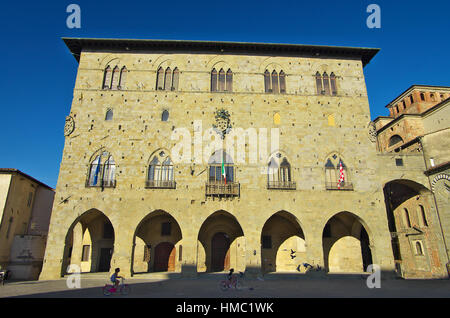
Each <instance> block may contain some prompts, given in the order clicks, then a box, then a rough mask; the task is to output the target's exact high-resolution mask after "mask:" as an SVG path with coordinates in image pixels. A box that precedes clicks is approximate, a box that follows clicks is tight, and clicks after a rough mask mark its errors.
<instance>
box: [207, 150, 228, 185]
mask: <svg viewBox="0 0 450 318" xmlns="http://www.w3.org/2000/svg"><path fill="white" fill-rule="evenodd" d="M208 166H209V169H208V170H209V171H208V181H209V182H213V183H225V182H227V183H232V182H234V172H235V170H234V164H233V159H232V158H231V157H230V156H229V155H228V154H227V153H226V152H225V151H223V150H217V151H216V152H214V154H213V155H212V156H211V157H210V158H209V160H208Z"/></svg>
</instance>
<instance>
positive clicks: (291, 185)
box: [267, 181, 297, 190]
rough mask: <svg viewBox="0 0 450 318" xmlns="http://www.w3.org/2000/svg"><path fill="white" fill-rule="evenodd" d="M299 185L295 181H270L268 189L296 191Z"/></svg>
mask: <svg viewBox="0 0 450 318" xmlns="http://www.w3.org/2000/svg"><path fill="white" fill-rule="evenodd" d="M296 188H297V185H296V183H295V182H294V181H268V182H267V189H269V190H295V189H296Z"/></svg>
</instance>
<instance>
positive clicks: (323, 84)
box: [316, 72, 337, 96]
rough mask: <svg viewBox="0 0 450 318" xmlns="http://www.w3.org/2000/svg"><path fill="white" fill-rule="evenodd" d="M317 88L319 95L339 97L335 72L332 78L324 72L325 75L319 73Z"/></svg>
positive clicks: (317, 74) (317, 75)
mask: <svg viewBox="0 0 450 318" xmlns="http://www.w3.org/2000/svg"><path fill="white" fill-rule="evenodd" d="M316 88H317V95H328V96H335V95H337V84H336V75H335V74H334V73H333V72H332V73H331V75H330V76H328V74H327V72H324V73H323V75H320V73H319V72H317V73H316Z"/></svg>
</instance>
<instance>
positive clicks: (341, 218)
mask: <svg viewBox="0 0 450 318" xmlns="http://www.w3.org/2000/svg"><path fill="white" fill-rule="evenodd" d="M371 237H373V234H372V231H371V230H370V228H369V227H368V226H367V224H366V223H365V222H364V221H363V220H362V219H361V218H360V217H359V216H357V215H356V214H354V213H351V212H348V211H343V212H339V213H337V214H334V215H333V216H332V217H330V218H329V219H328V221H327V223H326V224H325V226H324V229H323V232H322V247H323V253H324V266H325V269H326V270H328V271H329V272H332V273H336V272H337V273H353V272H359V273H361V272H364V271H365V270H366V269H367V266H368V265H370V264H372V263H373V260H372V254H373V251H372V250H371V249H372V248H373V244H371V239H370V238H371Z"/></svg>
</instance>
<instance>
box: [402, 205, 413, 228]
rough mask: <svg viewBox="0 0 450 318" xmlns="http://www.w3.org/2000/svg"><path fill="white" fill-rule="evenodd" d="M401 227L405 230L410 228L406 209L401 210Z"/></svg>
mask: <svg viewBox="0 0 450 318" xmlns="http://www.w3.org/2000/svg"><path fill="white" fill-rule="evenodd" d="M403 225H404V226H405V227H407V228H410V227H411V219H410V218H409V212H408V209H407V208H404V209H403Z"/></svg>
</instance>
